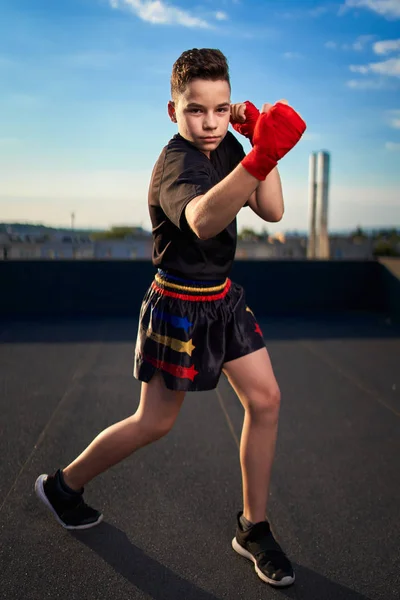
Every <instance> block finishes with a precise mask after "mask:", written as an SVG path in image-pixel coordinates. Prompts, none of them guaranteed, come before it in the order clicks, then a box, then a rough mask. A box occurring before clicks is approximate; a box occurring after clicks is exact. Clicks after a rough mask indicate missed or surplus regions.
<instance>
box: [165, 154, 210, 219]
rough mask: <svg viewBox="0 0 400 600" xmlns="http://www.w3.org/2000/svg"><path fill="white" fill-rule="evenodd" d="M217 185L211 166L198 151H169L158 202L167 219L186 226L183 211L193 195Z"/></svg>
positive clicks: (201, 193)
mask: <svg viewBox="0 0 400 600" xmlns="http://www.w3.org/2000/svg"><path fill="white" fill-rule="evenodd" d="M213 185H214V182H213V177H212V170H211V165H209V161H208V159H207V158H206V157H205V156H204V160H202V156H201V155H200V156H199V153H198V152H191V151H188V152H184V151H180V152H178V151H177V152H173V151H172V152H170V153H168V154H167V156H166V158H165V163H164V169H163V174H162V179H161V184H160V196H159V202H160V206H161V208H162V210H163V211H164V213H165V214H166V216H167V217H168V219H169V220H170V221H171V222H172V223H173V224H174V225H175V226H176V227H178V228H179V229H182V228H183V227H184V226H185V223H186V220H184V211H185V208H186V206H187V205H188V204H189V202H190V201H191V200H193V198H196V197H197V196H201V195H203V194H205V193H206V192H208V190H209V189H211V188H212V187H213Z"/></svg>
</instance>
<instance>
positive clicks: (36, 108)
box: [0, 0, 400, 231]
mask: <svg viewBox="0 0 400 600" xmlns="http://www.w3.org/2000/svg"><path fill="white" fill-rule="evenodd" d="M0 10H1V15H2V16H1V20H0V82H1V83H0V89H1V92H0V221H11V220H20V221H21V220H23V221H31V222H45V223H48V224H52V225H67V224H69V223H70V213H71V212H72V211H75V215H76V218H75V222H76V226H77V227H87V226H92V227H99V226H100V227H108V226H111V225H115V224H121V223H129V224H142V225H143V226H144V227H146V228H147V227H150V221H149V218H148V212H147V187H148V182H149V177H150V173H151V170H152V167H153V164H154V162H155V160H156V159H157V156H158V155H159V153H160V151H161V149H162V147H163V145H164V144H165V143H166V142H167V141H168V139H169V138H170V137H171V136H172V135H173V134H174V133H175V127H176V126H174V125H173V124H172V123H171V122H170V121H169V120H168V117H167V113H166V105H167V102H168V100H169V77H170V72H171V67H172V64H173V62H174V61H175V60H176V58H177V57H178V56H179V55H180V53H181V52H182V51H183V50H186V49H188V48H193V47H198V48H200V47H213V48H220V49H221V50H222V51H223V52H224V53H225V54H226V56H227V57H228V60H229V64H230V72H231V81H232V101H234V102H239V101H244V100H246V99H249V100H251V101H252V102H254V103H255V104H257V105H258V106H261V104H262V103H263V102H275V101H277V100H279V99H280V98H287V99H288V101H289V102H290V104H291V105H292V106H294V107H295V108H296V110H298V111H299V112H300V114H301V115H302V116H303V118H304V119H305V120H306V122H307V125H308V129H307V132H306V134H305V136H304V139H303V140H302V141H301V142H300V143H299V144H298V146H297V147H296V148H295V149H294V150H292V152H291V153H290V154H289V155H287V156H286V157H285V158H284V159H283V160H282V161H281V163H280V172H281V176H282V181H283V188H284V193H285V204H286V212H285V216H284V218H283V220H282V221H281V222H280V223H278V224H276V225H268V229H269V230H270V231H278V230H288V229H289V230H292V229H298V230H303V229H306V228H307V225H308V198H307V187H308V182H307V179H308V159H309V154H310V152H312V151H318V150H321V149H324V150H328V151H329V152H330V153H331V188H330V208H329V224H330V228H331V229H338V228H349V227H354V226H356V225H358V224H360V225H362V226H368V227H369V226H380V225H394V226H400V37H399V29H400V28H399V21H400V0H341V1H340V2H320V1H319V2H318V1H314V0H303V1H302V0H281V1H276V0H275V1H269V0H196V1H194V2H193V1H189V0H168V1H167V0H64V1H63V0H35V1H34V2H33V1H32V0H19V1H18V2H15V0H0ZM239 137H240V136H239ZM242 141H243V145H244V147H245V149H246V150H247V149H248V148H249V147H248V146H247V142H246V141H245V140H244V139H243V138H242ZM239 225H240V226H252V227H254V228H256V229H260V228H262V227H263V226H264V223H263V222H262V221H260V220H259V219H258V218H257V217H256V215H254V214H253V213H252V212H251V211H250V209H243V210H242V211H241V213H240V214H239Z"/></svg>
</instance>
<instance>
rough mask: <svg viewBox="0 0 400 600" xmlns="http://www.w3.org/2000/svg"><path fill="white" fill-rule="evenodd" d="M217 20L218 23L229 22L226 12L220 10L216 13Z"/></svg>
mask: <svg viewBox="0 0 400 600" xmlns="http://www.w3.org/2000/svg"><path fill="white" fill-rule="evenodd" d="M215 18H216V19H217V21H227V20H228V15H227V14H226V12H223V11H222V10H218V11H217V12H216V13H215Z"/></svg>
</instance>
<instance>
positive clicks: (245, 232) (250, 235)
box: [238, 227, 260, 242]
mask: <svg viewBox="0 0 400 600" xmlns="http://www.w3.org/2000/svg"><path fill="white" fill-rule="evenodd" d="M259 237H260V236H259V235H258V234H257V233H256V232H255V231H254V229H251V227H243V229H242V230H241V232H240V233H239V235H238V239H239V240H240V241H241V242H256V241H258V240H259Z"/></svg>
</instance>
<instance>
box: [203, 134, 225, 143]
mask: <svg viewBox="0 0 400 600" xmlns="http://www.w3.org/2000/svg"><path fill="white" fill-rule="evenodd" d="M200 139H201V141H202V142H206V143H212V142H217V141H218V140H219V139H220V136H214V135H208V136H206V137H201V138H200Z"/></svg>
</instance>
